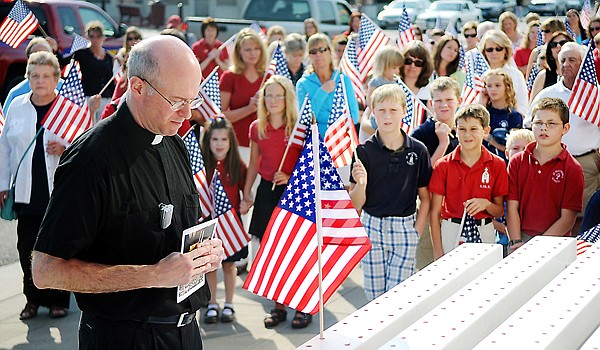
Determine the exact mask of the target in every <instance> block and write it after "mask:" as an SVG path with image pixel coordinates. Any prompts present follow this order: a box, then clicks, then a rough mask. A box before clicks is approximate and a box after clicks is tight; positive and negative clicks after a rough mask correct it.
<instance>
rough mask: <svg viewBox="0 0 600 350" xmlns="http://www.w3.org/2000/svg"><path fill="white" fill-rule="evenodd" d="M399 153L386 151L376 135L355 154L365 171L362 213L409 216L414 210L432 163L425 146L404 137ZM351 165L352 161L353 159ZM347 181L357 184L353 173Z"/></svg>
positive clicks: (377, 134) (428, 177)
mask: <svg viewBox="0 0 600 350" xmlns="http://www.w3.org/2000/svg"><path fill="white" fill-rule="evenodd" d="M402 135H403V136H404V144H403V145H402V147H401V148H400V149H398V150H390V149H388V148H387V147H386V146H385V145H384V144H383V143H382V142H381V140H380V139H379V131H377V132H375V134H374V135H373V136H371V137H370V138H369V139H368V140H367V141H365V143H364V144H363V145H358V146H357V147H356V155H357V156H358V158H360V161H361V162H362V163H363V165H364V167H365V169H366V170H367V189H366V197H367V198H366V201H365V204H364V205H363V210H364V211H366V212H367V213H368V214H369V215H372V216H376V217H388V216H400V217H405V216H409V215H412V214H414V213H415V212H416V210H417V205H416V202H417V190H418V189H419V187H426V186H427V185H428V184H429V179H430V178H431V160H430V159H429V154H428V153H427V149H426V148H425V145H423V144H422V143H421V142H419V141H417V140H415V139H413V138H412V137H409V136H407V135H406V134H405V133H404V131H402ZM352 165H354V159H353V160H352ZM350 182H352V183H356V181H355V180H354V178H353V177H352V174H350Z"/></svg>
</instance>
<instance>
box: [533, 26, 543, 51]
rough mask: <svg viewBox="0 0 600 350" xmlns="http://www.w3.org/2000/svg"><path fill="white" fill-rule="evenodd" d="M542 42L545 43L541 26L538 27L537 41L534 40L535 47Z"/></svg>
mask: <svg viewBox="0 0 600 350" xmlns="http://www.w3.org/2000/svg"><path fill="white" fill-rule="evenodd" d="M544 44H545V42H544V35H543V34H542V28H541V27H540V28H539V29H538V34H537V41H536V42H535V47H538V46H542V45H544Z"/></svg>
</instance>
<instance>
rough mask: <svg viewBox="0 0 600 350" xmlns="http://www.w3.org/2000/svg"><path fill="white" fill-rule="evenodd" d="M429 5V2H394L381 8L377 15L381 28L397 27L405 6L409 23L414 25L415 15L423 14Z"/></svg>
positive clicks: (419, 0) (421, 0)
mask: <svg viewBox="0 0 600 350" xmlns="http://www.w3.org/2000/svg"><path fill="white" fill-rule="evenodd" d="M430 4H431V3H430V2H429V0H406V1H404V0H394V1H392V2H390V3H389V4H388V5H385V6H384V7H383V11H381V12H379V14H378V15H377V20H379V25H380V26H381V28H387V27H388V26H392V27H395V26H398V23H399V22H400V17H402V8H403V7H404V6H406V13H407V14H408V18H409V20H410V22H411V23H415V20H416V19H417V15H418V14H419V13H422V12H424V11H425V10H426V9H427V8H428V7H429V5H430Z"/></svg>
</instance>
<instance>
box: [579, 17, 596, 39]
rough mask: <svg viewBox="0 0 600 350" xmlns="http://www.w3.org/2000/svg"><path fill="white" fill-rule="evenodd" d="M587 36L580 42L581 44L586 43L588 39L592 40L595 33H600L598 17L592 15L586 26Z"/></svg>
mask: <svg viewBox="0 0 600 350" xmlns="http://www.w3.org/2000/svg"><path fill="white" fill-rule="evenodd" d="M587 30H588V31H587V33H588V38H587V39H585V40H584V41H583V42H582V45H588V44H589V43H590V40H594V38H595V37H596V35H597V34H598V33H600V17H596V16H594V17H592V18H591V19H590V24H589V25H588V28H587Z"/></svg>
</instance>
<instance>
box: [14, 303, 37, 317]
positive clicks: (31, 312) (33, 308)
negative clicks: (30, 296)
mask: <svg viewBox="0 0 600 350" xmlns="http://www.w3.org/2000/svg"><path fill="white" fill-rule="evenodd" d="M38 308H39V306H37V305H35V304H32V303H30V302H27V304H25V308H24V309H23V311H21V314H20V315H19V320H28V319H30V318H34V317H36V316H37V314H38Z"/></svg>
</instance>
